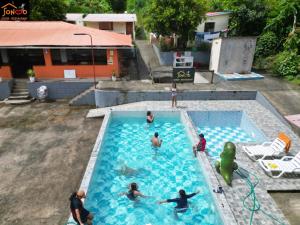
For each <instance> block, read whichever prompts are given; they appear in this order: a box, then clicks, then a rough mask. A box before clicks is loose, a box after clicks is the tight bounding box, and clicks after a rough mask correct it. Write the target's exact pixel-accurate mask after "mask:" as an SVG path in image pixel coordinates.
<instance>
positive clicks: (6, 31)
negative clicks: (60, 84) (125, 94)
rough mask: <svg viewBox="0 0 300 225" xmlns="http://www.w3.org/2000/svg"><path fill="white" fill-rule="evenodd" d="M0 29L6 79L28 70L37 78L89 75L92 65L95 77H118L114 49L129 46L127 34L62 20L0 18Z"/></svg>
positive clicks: (0, 62)
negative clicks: (7, 19)
mask: <svg viewBox="0 0 300 225" xmlns="http://www.w3.org/2000/svg"><path fill="white" fill-rule="evenodd" d="M0 32H1V35H0V53H1V54H0V77H2V78H6V79H11V78H21V77H24V76H26V71H27V70H28V69H33V70H34V72H35V75H36V78H38V79H57V78H58V79H61V78H67V77H70V76H71V77H73V78H74V77H75V78H92V77H93V76H94V71H93V68H95V76H96V77H97V78H105V77H111V75H112V74H113V73H115V74H116V75H117V76H118V75H119V72H120V68H119V67H120V66H119V60H118V50H119V49H126V48H127V49H130V48H132V38H131V36H130V35H124V34H118V33H114V32H108V31H104V30H96V29H92V28H88V27H83V26H78V25H73V24H69V23H65V22H50V21H43V22H33V21H26V22H19V21H0ZM74 34H77V35H74ZM78 34H79V35H78ZM89 35H90V36H91V37H92V42H93V43H92V46H93V53H94V63H95V67H93V63H92V61H93V60H92V51H91V49H92V46H91V38H90V37H89Z"/></svg>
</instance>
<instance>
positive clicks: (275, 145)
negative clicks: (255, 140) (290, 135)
mask: <svg viewBox="0 0 300 225" xmlns="http://www.w3.org/2000/svg"><path fill="white" fill-rule="evenodd" d="M285 147H286V143H285V142H284V141H282V140H281V139H279V138H276V139H275V140H274V141H273V142H264V143H263V144H261V145H251V146H242V149H243V150H244V152H245V153H246V154H247V155H248V156H249V157H250V158H251V159H252V160H256V161H257V160H258V159H264V158H265V157H269V156H279V155H280V154H283V153H284V152H285V150H286V149H285Z"/></svg>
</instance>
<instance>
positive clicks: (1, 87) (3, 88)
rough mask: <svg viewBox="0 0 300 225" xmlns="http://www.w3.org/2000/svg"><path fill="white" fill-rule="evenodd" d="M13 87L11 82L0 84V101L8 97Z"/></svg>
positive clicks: (4, 81) (6, 81)
mask: <svg viewBox="0 0 300 225" xmlns="http://www.w3.org/2000/svg"><path fill="white" fill-rule="evenodd" d="M12 86H13V80H2V81H1V82H0V100H4V99H6V98H8V97H9V96H10V93H11V89H12Z"/></svg>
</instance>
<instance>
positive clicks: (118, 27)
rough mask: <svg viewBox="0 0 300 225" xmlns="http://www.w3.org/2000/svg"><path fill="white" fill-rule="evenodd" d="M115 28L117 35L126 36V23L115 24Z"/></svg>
mask: <svg viewBox="0 0 300 225" xmlns="http://www.w3.org/2000/svg"><path fill="white" fill-rule="evenodd" d="M113 28H114V30H113V31H114V32H116V33H120V34H126V23H124V22H114V24H113Z"/></svg>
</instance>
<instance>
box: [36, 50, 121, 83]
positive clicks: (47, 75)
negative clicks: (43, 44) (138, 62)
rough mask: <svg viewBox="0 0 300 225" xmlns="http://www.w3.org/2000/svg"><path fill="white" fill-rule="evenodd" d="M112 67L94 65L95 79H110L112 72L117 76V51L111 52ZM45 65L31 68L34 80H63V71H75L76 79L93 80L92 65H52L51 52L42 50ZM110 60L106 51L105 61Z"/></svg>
mask: <svg viewBox="0 0 300 225" xmlns="http://www.w3.org/2000/svg"><path fill="white" fill-rule="evenodd" d="M113 52H114V54H113V64H112V65H95V74H96V77H98V78H100V77H111V75H112V73H113V71H115V73H116V75H117V76H119V62H118V51H117V50H116V49H114V50H113ZM44 58H45V64H46V65H44V66H33V69H34V71H35V76H36V78H40V79H51V78H54V79H55V78H64V70H76V77H77V78H93V77H94V73H93V65H52V61H51V51H50V50H44ZM109 58H110V51H109V50H107V61H109Z"/></svg>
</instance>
